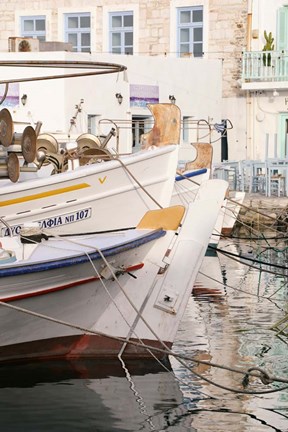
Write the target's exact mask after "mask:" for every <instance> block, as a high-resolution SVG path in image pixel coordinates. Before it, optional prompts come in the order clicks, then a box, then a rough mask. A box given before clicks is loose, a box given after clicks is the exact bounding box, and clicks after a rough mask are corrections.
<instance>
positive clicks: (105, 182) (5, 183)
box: [0, 145, 178, 235]
mask: <svg viewBox="0 0 288 432" xmlns="http://www.w3.org/2000/svg"><path fill="white" fill-rule="evenodd" d="M177 160H178V147H177V146H176V145H170V146H166V147H162V148H158V149H153V150H151V151H142V152H138V153H137V154H133V155H129V156H127V157H123V158H121V159H118V160H112V161H107V162H102V163H94V164H91V165H85V166H82V167H79V168H78V169H76V170H74V171H68V172H65V173H61V174H56V175H52V176H47V177H39V178H34V179H31V180H26V181H22V182H21V181H20V182H19V183H17V184H11V182H10V181H9V180H1V201H0V216H1V217H3V218H4V220H5V222H6V223H8V224H9V225H10V226H11V229H12V232H13V234H19V232H20V229H21V227H22V226H23V225H24V224H25V223H31V222H35V223H36V222H37V223H38V224H39V225H40V226H41V228H43V229H50V230H53V232H61V233H62V234H63V233H67V234H73V233H75V232H77V233H91V232H92V233H93V232H97V231H105V230H116V229H126V228H131V227H134V226H135V225H136V224H137V222H138V221H139V219H140V218H141V217H142V215H143V214H144V213H145V212H146V211H147V210H150V209H156V208H161V207H167V206H168V205H169V204H170V199H171V194H172V190H173V185H174V177H175V172H176V166H177ZM127 203H131V205H130V207H129V211H127ZM132 203H133V205H132ZM115 209H117V210H116V213H115ZM8 234H9V232H8V230H7V228H2V232H1V235H8Z"/></svg>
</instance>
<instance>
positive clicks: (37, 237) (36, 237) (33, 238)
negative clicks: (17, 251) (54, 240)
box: [20, 233, 48, 244]
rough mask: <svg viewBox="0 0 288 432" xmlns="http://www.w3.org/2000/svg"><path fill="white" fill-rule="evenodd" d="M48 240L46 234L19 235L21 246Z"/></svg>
mask: <svg viewBox="0 0 288 432" xmlns="http://www.w3.org/2000/svg"><path fill="white" fill-rule="evenodd" d="M43 239H44V240H48V236H47V235H46V234H43V233H40V234H31V235H25V236H22V235H21V234H20V240H21V243H22V244H31V243H41V241H42V240H43Z"/></svg>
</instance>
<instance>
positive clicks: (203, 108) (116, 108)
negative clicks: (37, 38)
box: [0, 52, 222, 161]
mask: <svg viewBox="0 0 288 432" xmlns="http://www.w3.org/2000/svg"><path fill="white" fill-rule="evenodd" d="M19 58H21V59H34V60H38V59H39V53H2V54H1V58H0V61H1V60H2V61H3V60H7V59H10V60H13V59H19ZM41 59H42V60H46V59H50V60H54V61H55V60H65V59H66V60H70V61H81V60H83V61H101V62H112V63H120V64H123V65H125V66H127V73H125V74H122V73H121V74H120V75H119V76H118V74H110V75H101V76H93V77H81V78H67V79H65V80H64V79H57V80H49V81H35V82H32V83H31V82H25V83H20V84H19V97H20V98H21V95H22V94H27V104H26V105H25V107H22V106H21V103H20V105H19V107H16V108H15V109H13V110H12V116H13V119H15V121H16V120H17V121H18V120H20V121H24V120H25V119H26V121H30V120H31V119H33V120H34V122H36V121H38V120H39V121H41V122H42V123H43V124H42V128H41V132H47V133H56V132H57V133H58V134H63V135H65V134H67V133H68V131H69V127H70V119H71V118H72V116H73V115H74V113H75V105H76V104H78V103H79V102H80V100H81V99H83V100H84V103H83V107H82V112H81V114H80V115H79V118H78V121H77V124H76V127H74V128H73V134H74V135H75V134H76V135H79V134H81V133H84V132H87V116H88V114H89V115H96V116H97V118H99V119H114V120H115V119H120V120H131V119H132V116H133V115H143V116H149V115H150V111H149V110H148V108H147V107H131V106H130V84H137V85H152V86H157V87H159V102H165V103H167V102H168V103H169V95H174V96H175V98H176V103H177V105H178V106H179V107H180V109H181V112H182V116H187V117H192V118H193V117H194V118H196V119H205V120H206V121H207V122H208V120H209V121H210V122H211V123H212V124H213V123H214V122H220V121H221V118H222V114H221V100H222V88H221V85H219V83H221V73H222V65H221V61H218V60H205V59H203V60H201V61H197V60H194V59H180V58H178V59H172V58H168V57H159V56H157V57H151V56H141V57H136V56H121V55H116V56H115V55H114V56H113V55H109V54H107V55H103V54H102V55H101V56H99V55H96V54H92V55H90V54H84V53H81V54H80V53H68V52H67V53H64V52H45V53H41ZM59 72H60V73H61V72H62V71H57V73H59ZM54 73H55V71H53V70H52V69H44V70H43V69H39V68H38V70H36V71H35V70H31V69H23V68H15V69H11V68H1V69H0V79H2V80H3V79H12V78H19V77H20V78H21V77H24V76H29V75H30V76H31V75H33V76H39V75H41V76H43V75H45V74H46V75H53V74H54ZM67 73H71V70H68V71H67ZM116 93H121V94H122V95H123V102H122V104H121V105H119V104H118V102H117V99H116V97H115V94H116ZM15 127H18V126H17V125H16V124H15ZM110 127H111V125H110V124H109V126H108V125H107V126H106V129H105V128H104V129H105V130H101V131H100V132H104V133H105V134H106V133H107V132H108V129H109V130H110ZM214 136H215V134H214ZM216 136H217V133H216ZM218 136H219V135H218ZM120 138H121V152H130V151H131V133H130V132H129V131H127V130H125V129H123V130H121V137H120ZM190 138H191V141H193V139H194V138H195V131H194V134H193V133H191V135H190ZM209 140H210V137H209V136H208V137H207V138H206V139H205V142H207V141H209ZM202 141H203V140H202ZM109 145H111V146H114V147H115V145H116V144H115V140H114V141H113V140H112V141H111V143H109ZM214 149H215V151H214V158H215V160H218V161H219V160H220V150H221V147H220V145H219V141H218V142H217V144H216V145H215V146H214Z"/></svg>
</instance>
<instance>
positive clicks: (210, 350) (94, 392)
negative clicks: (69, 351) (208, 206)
mask: <svg viewBox="0 0 288 432" xmlns="http://www.w3.org/2000/svg"><path fill="white" fill-rule="evenodd" d="M252 246H253V247H252ZM270 246H271V245H270V244H269V249H267V250H265V251H263V248H262V247H261V250H260V248H259V250H255V248H254V245H251V244H250V243H244V242H242V243H239V244H238V243H232V242H226V241H223V240H221V241H220V244H219V247H220V248H222V249H225V250H227V251H230V252H232V253H235V254H236V255H237V254H238V255H239V253H240V254H241V255H242V254H244V255H245V254H247V255H249V256H251V255H252V253H253V254H254V255H255V256H256V255H257V258H259V256H261V259H269V260H270V261H269V262H271V263H277V264H279V265H281V263H283V262H284V263H285V260H286V256H285V251H284V252H283V254H282V255H280V253H279V250H275V249H273V248H270ZM277 246H278V245H277ZM251 250H252V253H251ZM259 251H260V252H259ZM268 267H269V266H268ZM270 268H271V269H273V266H272V265H271V266H270ZM287 295H288V292H287V283H286V279H285V277H284V276H281V275H279V274H274V273H273V272H271V273H264V272H261V273H259V271H258V270H256V269H254V268H252V267H251V266H250V267H248V266H247V265H244V264H243V261H242V262H239V260H234V259H231V258H230V257H229V256H227V255H221V254H218V257H205V258H204V262H203V265H202V267H201V272H200V273H199V275H198V278H197V282H196V284H195V288H194V291H193V294H192V296H191V299H190V301H189V304H188V307H187V309H186V312H185V315H184V318H183V320H182V322H181V325H180V328H179V331H178V334H177V340H176V343H175V344H174V351H176V352H177V353H179V354H182V355H183V354H184V355H187V356H189V357H196V358H198V359H199V360H206V361H209V362H213V363H216V364H221V365H224V366H231V367H238V368H241V369H244V370H247V369H248V368H249V367H250V366H252V365H256V366H259V367H262V368H264V369H265V370H268V371H269V372H271V373H272V374H273V375H279V376H286V377H288V363H287V355H288V345H287V339H285V338H284V337H282V338H279V337H278V336H277V334H276V332H275V331H273V330H271V326H272V324H273V323H275V322H277V321H278V320H279V319H280V318H282V317H283V313H284V311H285V310H286V308H287ZM269 297H270V298H269ZM170 361H171V364H170V363H166V364H165V368H166V369H164V368H163V367H162V366H161V365H160V364H159V363H157V362H148V363H147V361H145V362H139V361H137V362H131V361H130V362H129V363H126V367H127V371H128V372H125V370H124V369H123V367H122V365H121V363H120V362H119V361H115V362H107V361H103V362H97V361H93V360H90V361H73V362H58V361H55V362H50V363H40V364H37V365H35V364H30V365H22V366H21V365H18V366H13V367H1V368H0V416H1V430H3V431H5V432H12V431H13V432H18V431H19V432H20V431H21V432H22V431H29V432H34V431H35V432H36V431H37V432H46V431H47V432H48V431H49V432H68V431H69V432H74V431H75V432H76V431H77V432H78V431H81V432H82V431H84V432H85V431H87V432H88V431H89V432H90V431H91V432H92V431H93V432H96V431H97V432H114V431H115V432H116V431H117V432H124V431H133V432H137V431H144V432H146V431H159V432H160V431H168V432H186V431H189V432H209V431H213V432H218V431H219V432H226V431H227V432H231V430H233V432H251V431H253V432H254V431H255V432H270V431H281V432H285V431H288V390H285V391H281V392H277V393H271V394H266V395H265V394H263V395H248V394H237V393H233V392H231V391H229V390H228V389H233V388H238V389H239V388H241V381H242V378H243V376H241V375H240V376H239V375H238V374H236V373H234V372H230V371H227V370H223V369H218V368H215V367H212V366H210V365H204V364H199V365H196V364H195V363H192V362H190V366H191V368H192V370H193V372H194V373H192V372H191V371H190V370H189V369H187V368H186V367H185V366H184V365H183V364H181V363H179V361H178V360H176V359H175V358H174V357H171V358H170ZM195 373H196V374H197V375H195ZM201 377H204V378H205V379H206V380H211V381H212V382H213V383H218V384H221V385H222V386H224V387H227V389H226V390H225V389H221V388H219V387H217V386H214V385H212V384H211V383H209V382H207V381H205V380H203V379H202V378H201ZM281 386H282V384H275V383H273V384H270V385H269V386H267V387H268V388H270V389H277V388H279V387H281ZM267 387H265V386H263V385H261V383H260V382H259V380H255V379H251V382H250V384H249V386H248V390H255V391H257V390H260V389H261V390H264V389H266V388H267Z"/></svg>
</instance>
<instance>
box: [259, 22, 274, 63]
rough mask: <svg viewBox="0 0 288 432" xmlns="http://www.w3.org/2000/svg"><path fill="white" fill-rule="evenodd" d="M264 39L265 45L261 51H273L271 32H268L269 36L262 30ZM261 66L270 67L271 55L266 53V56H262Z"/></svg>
mask: <svg viewBox="0 0 288 432" xmlns="http://www.w3.org/2000/svg"><path fill="white" fill-rule="evenodd" d="M264 38H265V45H264V47H263V49H262V51H273V50H274V38H273V37H272V32H269V34H268V33H267V32H266V30H264ZM263 65H264V66H271V53H270V52H268V54H266V53H265V52H264V54H263Z"/></svg>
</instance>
